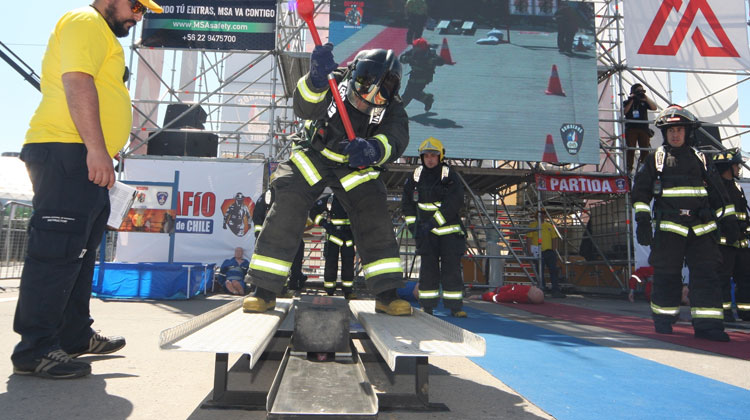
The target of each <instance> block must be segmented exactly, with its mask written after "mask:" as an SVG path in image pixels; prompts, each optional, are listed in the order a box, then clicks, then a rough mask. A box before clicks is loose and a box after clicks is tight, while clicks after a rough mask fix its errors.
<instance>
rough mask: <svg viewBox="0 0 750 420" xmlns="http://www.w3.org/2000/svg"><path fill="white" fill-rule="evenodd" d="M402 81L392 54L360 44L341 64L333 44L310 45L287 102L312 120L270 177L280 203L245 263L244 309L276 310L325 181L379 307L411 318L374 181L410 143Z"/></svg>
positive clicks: (381, 192)
mask: <svg viewBox="0 0 750 420" xmlns="http://www.w3.org/2000/svg"><path fill="white" fill-rule="evenodd" d="M329 75H330V77H332V80H334V81H335V83H336V85H337V86H338V91H339V93H340V95H341V97H342V98H343V105H344V106H345V107H346V111H347V113H348V115H349V118H350V121H351V125H352V128H353V131H354V134H355V136H356V138H355V139H353V140H351V141H349V140H348V139H347V135H346V131H345V128H344V122H343V120H342V117H341V113H340V112H339V110H338V109H337V108H338V106H337V104H336V102H335V101H334V99H333V95H332V93H331V92H330V89H329V83H328V78H329ZM400 84H401V64H400V63H399V61H398V57H397V56H396V54H395V53H394V52H393V51H392V50H384V49H371V50H363V51H360V52H359V53H358V54H357V56H356V57H355V59H354V60H353V61H352V62H351V63H350V64H349V65H348V66H347V67H342V68H338V65H337V64H336V62H335V61H334V59H333V45H332V44H325V45H320V46H316V47H315V49H314V50H313V52H312V55H311V57H310V71H309V72H308V73H307V74H306V75H304V76H303V77H301V78H300V79H299V81H298V82H297V88H296V90H295V92H294V101H293V106H294V112H295V114H296V115H297V116H298V117H299V118H302V119H305V120H310V123H309V124H308V126H307V130H306V132H305V135H304V136H301V137H300V138H299V139H298V141H297V145H296V147H295V148H294V150H293V151H292V154H291V157H290V158H289V160H287V161H286V162H283V163H281V164H280V165H279V166H278V168H277V169H276V171H275V172H274V173H273V175H272V177H271V178H272V179H271V187H272V188H273V189H274V192H275V195H276V201H275V202H274V204H273V207H272V208H271V211H270V213H269V214H268V217H267V218H266V222H265V224H264V225H263V230H262V231H261V233H260V236H259V237H258V241H257V243H256V246H255V254H254V255H253V257H252V259H251V261H250V273H249V276H250V279H251V282H252V283H253V284H254V285H256V286H257V287H258V290H257V292H256V294H255V296H253V297H248V298H246V299H245V301H244V302H243V309H244V310H245V311H246V312H265V311H268V310H271V309H273V308H274V307H275V304H276V296H277V295H278V294H279V293H280V292H281V290H282V287H283V284H284V278H285V277H286V275H287V273H288V272H289V268H290V266H291V258H292V256H293V255H294V252H295V250H296V249H297V245H298V244H299V241H300V239H301V238H302V232H303V230H304V227H305V221H306V220H307V215H308V211H309V210H310V208H311V207H312V205H313V203H314V202H315V200H316V199H317V198H318V197H319V196H320V195H321V193H322V192H323V190H324V189H325V187H330V188H331V190H332V191H333V193H334V194H335V195H336V197H338V199H339V200H340V201H341V204H342V205H343V207H344V209H346V212H347V213H348V214H349V219H350V221H351V227H352V233H353V234H354V242H355V243H356V244H357V250H358V252H359V255H360V258H361V259H362V264H363V273H364V277H365V282H366V284H367V287H368V289H369V290H370V292H372V293H373V294H374V295H375V310H376V311H377V312H383V313H387V314H389V315H411V306H410V305H409V303H408V302H406V301H405V300H402V299H399V298H398V295H397V293H396V289H398V288H399V287H402V286H403V269H402V268H401V259H400V256H399V250H398V244H397V243H396V238H395V237H394V235H393V223H392V221H391V218H390V216H389V212H388V206H387V197H386V189H385V185H384V184H383V181H382V180H381V179H379V176H380V173H381V167H382V166H383V165H384V164H386V163H388V162H393V161H394V160H396V159H397V158H399V157H400V156H401V154H402V153H403V151H404V149H406V147H407V145H408V143H409V121H408V117H407V115H406V111H404V106H403V104H402V102H401V98H400V97H399V95H398V90H399V86H400Z"/></svg>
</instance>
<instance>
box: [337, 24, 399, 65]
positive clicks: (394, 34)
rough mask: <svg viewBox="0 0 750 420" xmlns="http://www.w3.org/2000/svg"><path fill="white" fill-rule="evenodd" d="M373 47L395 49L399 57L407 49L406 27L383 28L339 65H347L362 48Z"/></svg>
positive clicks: (368, 48)
mask: <svg viewBox="0 0 750 420" xmlns="http://www.w3.org/2000/svg"><path fill="white" fill-rule="evenodd" d="M373 48H383V49H388V50H393V52H394V53H395V54H396V56H397V57H398V56H399V55H400V54H401V53H402V52H403V51H404V50H405V49H406V28H389V27H385V28H383V30H382V31H380V33H379V34H377V35H376V36H375V37H374V38H372V39H371V40H369V41H367V43H365V45H363V46H361V47H360V48H359V49H358V50H357V51H356V52H355V53H354V54H352V55H350V56H349V57H346V59H345V60H343V61H342V62H341V63H339V66H343V65H346V64H348V63H349V62H350V61H352V60H354V57H355V56H356V55H357V53H358V52H360V51H361V50H370V49H373Z"/></svg>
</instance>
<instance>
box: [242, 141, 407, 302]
mask: <svg viewBox="0 0 750 420" xmlns="http://www.w3.org/2000/svg"><path fill="white" fill-rule="evenodd" d="M308 158H309V160H310V163H312V165H314V166H315V168H316V169H317V170H318V172H319V174H320V176H321V178H322V179H321V180H320V181H318V182H317V183H315V184H314V185H312V186H311V185H310V184H309V183H308V181H307V180H306V179H305V178H304V177H303V176H302V174H300V173H299V172H298V170H297V168H296V167H295V166H294V164H292V163H291V162H289V161H287V162H284V163H282V164H280V165H279V167H278V168H277V169H276V172H275V173H274V176H273V180H272V181H271V185H272V187H273V188H274V189H275V191H276V200H275V201H274V203H273V206H271V210H270V212H269V213H268V216H267V218H266V221H265V223H264V224H263V230H262V231H261V233H260V235H259V236H258V241H257V243H256V246H255V254H253V257H252V260H251V261H250V272H249V273H250V278H251V282H252V283H253V284H255V285H256V286H258V287H260V288H262V289H266V290H270V291H272V292H274V293H276V294H279V293H281V290H282V288H283V285H284V279H285V278H286V276H287V275H288V274H289V270H290V268H291V264H292V261H291V256H292V255H294V253H295V251H296V249H297V246H298V245H299V242H300V241H301V240H302V232H303V230H304V228H305V221H306V220H307V214H308V212H309V210H310V208H311V207H312V204H313V202H314V201H315V200H316V199H317V198H318V196H320V194H321V193H322V192H323V189H324V188H325V187H326V186H329V187H330V188H331V190H333V193H334V194H336V197H338V199H339V200H340V201H341V204H342V205H343V206H344V209H345V210H346V211H347V213H348V215H349V220H350V221H351V228H352V232H353V234H354V242H355V243H356V244H357V250H358V252H359V255H360V257H361V258H362V263H363V267H364V270H363V271H364V276H365V282H366V283H367V287H368V289H369V290H370V292H371V293H374V294H377V293H381V292H384V291H386V290H390V289H397V288H399V287H403V270H402V269H401V259H400V256H399V252H398V244H397V243H396V238H395V235H394V234H393V222H392V221H391V218H390V213H389V212H388V207H387V202H386V190H385V185H384V184H383V182H382V181H380V180H379V179H377V178H376V179H370V180H368V181H365V182H362V183H359V184H358V185H355V186H353V187H350V188H348V190H347V189H344V187H343V186H342V184H341V182H340V181H339V180H340V179H341V178H343V177H345V176H347V175H350V174H352V173H353V172H356V171H357V170H355V169H350V168H348V167H346V166H327V163H325V162H324V160H323V159H324V158H322V157H321V156H320V155H318V154H317V153H309V154H308ZM364 171H365V172H367V173H374V172H376V170H375V169H372V168H367V169H365V170H364Z"/></svg>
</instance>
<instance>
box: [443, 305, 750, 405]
mask: <svg viewBox="0 0 750 420" xmlns="http://www.w3.org/2000/svg"><path fill="white" fill-rule="evenodd" d="M464 310H465V311H466V312H467V313H468V314H469V317H468V318H465V319H457V318H451V317H447V316H445V315H447V311H445V310H436V311H435V314H436V315H443V316H441V318H443V319H445V320H446V321H448V322H451V323H453V324H455V325H457V326H459V327H461V328H464V329H467V330H469V331H472V332H474V333H476V334H479V335H481V336H482V337H484V339H485V340H486V341H487V355H486V356H485V357H481V358H472V360H473V361H474V362H475V363H476V364H478V365H479V366H481V367H482V368H484V369H485V370H486V371H488V372H489V373H491V374H492V375H494V376H495V377H496V378H498V379H499V380H501V381H502V382H503V383H505V384H506V385H508V386H509V387H510V388H512V389H514V390H515V391H516V392H518V393H519V394H521V395H522V396H523V397H524V398H526V399H528V400H529V401H531V402H532V403H533V404H534V405H536V406H538V407H539V408H541V409H542V410H544V411H546V412H547V413H549V414H551V415H552V416H554V417H555V418H557V419H576V420H583V419H592V420H600V419H639V420H640V419H645V418H652V419H722V420H727V419H742V418H748V416H750V414H748V413H750V391H748V390H745V389H742V388H739V387H736V386H732V385H728V384H725V383H723V382H719V381H716V380H713V379H709V378H705V377H703V376H699V375H695V374H692V373H688V372H685V371H682V370H679V369H675V368H672V367H669V366H665V365H662V364H659V363H656V362H652V361H649V360H646V359H641V358H639V357H636V356H632V355H629V354H627V353H623V352H621V351H618V350H614V349H611V348H609V347H603V346H599V345H596V344H593V343H591V342H588V341H585V340H581V339H578V338H575V337H571V336H567V335H564V334H560V333H557V332H554V331H550V330H547V329H544V328H540V327H537V326H534V325H531V324H524V323H521V322H516V321H511V320H508V319H505V318H502V317H500V316H497V315H493V314H490V313H487V312H483V311H479V310H475V309H472V308H467V307H464ZM743 374H746V373H743Z"/></svg>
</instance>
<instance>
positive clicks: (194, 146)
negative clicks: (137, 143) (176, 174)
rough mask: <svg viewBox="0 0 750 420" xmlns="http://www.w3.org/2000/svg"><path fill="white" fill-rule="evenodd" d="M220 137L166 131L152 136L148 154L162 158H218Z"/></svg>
mask: <svg viewBox="0 0 750 420" xmlns="http://www.w3.org/2000/svg"><path fill="white" fill-rule="evenodd" d="M218 149H219V136H217V135H216V134H214V133H206V132H203V131H199V130H192V129H182V130H180V131H179V132H171V131H164V132H161V133H159V134H157V135H156V136H151V137H150V138H149V140H148V145H147V146H146V154H148V155H161V156H196V157H216V155H217V153H218Z"/></svg>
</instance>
